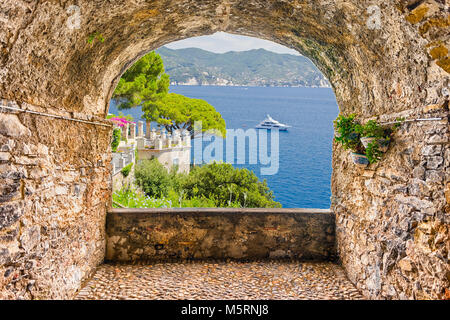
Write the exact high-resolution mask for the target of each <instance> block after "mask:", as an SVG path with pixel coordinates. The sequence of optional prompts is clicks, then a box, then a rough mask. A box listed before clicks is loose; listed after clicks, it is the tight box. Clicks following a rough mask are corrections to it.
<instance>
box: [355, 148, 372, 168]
mask: <svg viewBox="0 0 450 320" xmlns="http://www.w3.org/2000/svg"><path fill="white" fill-rule="evenodd" d="M352 160H353V163H354V164H356V165H357V166H360V167H366V166H367V165H368V164H369V159H367V156H366V155H365V154H361V153H356V152H352Z"/></svg>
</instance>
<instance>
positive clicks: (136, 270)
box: [76, 261, 363, 300]
mask: <svg viewBox="0 0 450 320" xmlns="http://www.w3.org/2000/svg"><path fill="white" fill-rule="evenodd" d="M76 299H164V300H172V299H189V300H197V299H200V300H207V299H208V300H215V299H223V300H227V299H250V300H251V299H274V300H277V299H280V300H288V299H363V296H361V294H360V293H359V292H358V290H357V289H356V288H355V287H354V286H353V284H352V283H351V282H350V281H349V280H348V279H347V278H346V276H345V274H344V271H343V269H342V268H341V267H340V266H339V265H336V264H333V263H304V262H280V261H261V262H245V263H244V262H183V263H181V262H178V263H154V264H138V265H113V264H104V265H101V266H100V267H99V268H98V269H97V271H96V273H95V274H94V276H93V277H92V278H91V279H90V280H88V281H87V282H86V283H85V284H84V287H83V288H82V290H81V291H80V292H79V293H78V296H77V297H76Z"/></svg>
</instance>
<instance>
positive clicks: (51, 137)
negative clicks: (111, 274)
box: [0, 100, 112, 299]
mask: <svg viewBox="0 0 450 320" xmlns="http://www.w3.org/2000/svg"><path fill="white" fill-rule="evenodd" d="M2 106H14V107H17V108H18V107H19V106H18V105H17V104H15V103H14V102H11V101H4V100H3V101H2V100H0V299H32V298H34V299H42V298H54V299H64V298H70V297H71V296H72V295H73V294H74V293H75V292H76V290H78V289H79V287H80V284H81V281H82V280H83V279H84V278H85V277H87V276H89V274H90V273H91V271H92V270H93V269H94V268H95V267H96V266H97V265H98V264H99V263H100V262H102V261H103V258H104V250H105V240H104V239H105V234H104V225H105V216H106V210H107V207H106V205H107V204H108V203H109V199H110V195H111V190H110V189H111V185H110V183H111V182H110V168H109V166H110V165H109V162H110V153H107V151H108V150H109V145H110V141H111V131H112V130H111V129H110V128H109V127H104V126H95V125H92V124H84V123H80V122H73V121H67V120H62V119H55V118H50V117H46V116H41V115H35V114H28V113H18V112H16V113H11V112H8V110H6V109H4V108H2ZM20 107H21V108H23V109H28V110H34V111H39V112H46V111H47V110H45V109H43V108H38V107H34V106H31V105H27V104H22V105H21V106H20ZM65 116H68V115H65Z"/></svg>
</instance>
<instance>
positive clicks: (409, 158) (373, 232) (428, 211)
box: [332, 105, 450, 299]
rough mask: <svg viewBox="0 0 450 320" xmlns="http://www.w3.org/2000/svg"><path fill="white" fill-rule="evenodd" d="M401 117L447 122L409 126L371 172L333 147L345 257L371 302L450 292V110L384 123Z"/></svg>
mask: <svg viewBox="0 0 450 320" xmlns="http://www.w3.org/2000/svg"><path fill="white" fill-rule="evenodd" d="M399 116H404V117H407V118H441V117H442V118H443V120H439V121H420V122H411V123H404V124H403V125H402V126H401V127H400V130H399V131H398V132H397V133H396V134H395V135H394V137H393V143H392V144H391V146H390V148H389V150H388V152H387V153H386V154H385V156H384V157H383V159H382V161H380V162H379V163H377V164H373V165H370V166H368V167H367V168H366V169H360V168H357V167H356V166H354V165H353V164H352V162H351V159H350V157H349V152H345V151H342V150H341V148H340V147H339V146H337V145H335V146H334V162H333V163H334V170H335V172H334V176H333V205H332V208H333V210H334V212H335V213H336V217H337V218H336V220H337V221H336V222H337V231H336V233H337V239H338V244H339V255H340V258H341V260H342V262H343V264H344V266H346V268H347V275H348V276H349V278H350V279H351V280H352V281H353V282H354V283H356V284H357V286H358V288H359V289H361V290H362V292H363V293H364V294H365V295H366V296H367V297H371V298H377V297H380V296H382V297H386V298H392V299H406V298H415V299H435V298H443V297H444V295H445V293H446V291H445V290H446V289H447V291H448V290H449V288H450V286H449V280H450V267H449V259H450V240H449V234H450V215H449V209H450V207H449V204H448V203H449V189H448V181H449V178H448V177H449V173H450V171H449V169H450V149H449V148H448V145H449V122H448V106H447V105H445V106H441V105H435V106H432V107H428V108H425V109H422V108H420V109H416V110H410V111H405V112H402V113H396V114H385V115H383V116H382V117H380V120H381V121H389V120H394V119H395V118H396V117H399ZM444 183H447V187H446V188H444Z"/></svg>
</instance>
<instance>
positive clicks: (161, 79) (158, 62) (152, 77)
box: [113, 51, 169, 111]
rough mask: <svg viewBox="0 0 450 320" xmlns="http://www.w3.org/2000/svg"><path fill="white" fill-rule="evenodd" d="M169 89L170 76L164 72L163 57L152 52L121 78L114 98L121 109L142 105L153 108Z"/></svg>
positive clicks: (144, 107) (145, 107) (144, 108)
mask: <svg viewBox="0 0 450 320" xmlns="http://www.w3.org/2000/svg"><path fill="white" fill-rule="evenodd" d="M168 91H169V76H168V75H167V74H166V73H165V72H164V65H163V61H162V59H161V57H160V56H159V55H158V54H156V53H155V52H153V51H152V52H150V53H149V54H147V55H145V56H144V57H142V58H141V59H139V60H138V61H137V62H136V63H135V64H133V65H132V66H131V67H130V68H129V69H128V70H127V71H126V72H125V73H124V74H123V75H122V77H121V78H120V80H119V84H118V85H117V87H116V89H115V91H114V94H113V98H117V99H118V100H119V105H118V108H119V109H129V108H133V107H137V106H142V110H144V111H145V110H146V109H149V108H150V109H151V108H152V107H154V103H155V102H156V101H158V100H160V99H161V98H162V97H164V96H165V95H166V94H167V92H168Z"/></svg>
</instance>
